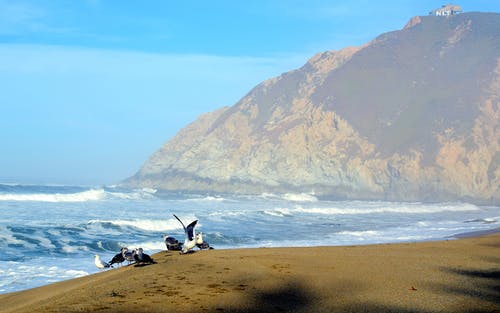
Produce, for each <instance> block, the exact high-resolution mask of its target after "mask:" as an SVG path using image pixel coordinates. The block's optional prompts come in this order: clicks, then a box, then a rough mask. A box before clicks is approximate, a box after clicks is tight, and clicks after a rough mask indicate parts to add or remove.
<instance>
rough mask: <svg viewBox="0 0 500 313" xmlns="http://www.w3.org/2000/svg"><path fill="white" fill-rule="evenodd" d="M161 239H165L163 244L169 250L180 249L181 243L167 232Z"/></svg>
mask: <svg viewBox="0 0 500 313" xmlns="http://www.w3.org/2000/svg"><path fill="white" fill-rule="evenodd" d="M163 241H165V245H166V246H167V250H171V251H180V250H182V243H180V242H179V241H178V240H177V239H175V238H174V237H170V236H168V235H167V234H165V235H163Z"/></svg>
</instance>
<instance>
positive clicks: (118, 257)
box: [109, 248, 125, 266]
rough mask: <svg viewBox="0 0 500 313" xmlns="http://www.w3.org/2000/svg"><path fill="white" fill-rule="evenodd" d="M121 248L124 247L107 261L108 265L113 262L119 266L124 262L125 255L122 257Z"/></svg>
mask: <svg viewBox="0 0 500 313" xmlns="http://www.w3.org/2000/svg"><path fill="white" fill-rule="evenodd" d="M123 249H125V248H121V249H120V253H117V254H116V255H115V256H114V257H113V258H112V259H111V261H109V265H113V264H118V265H119V266H120V265H122V263H123V262H125V257H123V254H122V252H123Z"/></svg>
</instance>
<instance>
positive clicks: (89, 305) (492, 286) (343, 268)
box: [0, 232, 500, 313]
mask: <svg viewBox="0 0 500 313" xmlns="http://www.w3.org/2000/svg"><path fill="white" fill-rule="evenodd" d="M154 258H155V260H156V261H158V264H154V265H148V266H142V267H135V266H133V265H132V266H124V267H122V268H118V269H112V270H107V271H104V272H102V273H98V274H94V275H89V276H86V277H82V278H78V279H72V280H68V281H64V282H60V283H55V284H51V285H47V286H43V287H40V288H35V289H31V290H26V291H21V292H16V293H10V294H4V295H0V304H1V305H0V312H31V313H33V312H122V313H128V312H190V313H194V312H476V313H477V312H500V283H499V282H500V233H498V232H497V233H495V234H492V235H487V236H483V237H474V238H464V239H459V240H449V241H437V242H422V243H404V244H384V245H368V246H346V247H314V248H259V249H240V250H210V251H200V252H195V253H192V254H189V255H179V254H178V253H173V252H161V253H158V254H156V255H154ZM89 262H93V258H92V256H91V255H89Z"/></svg>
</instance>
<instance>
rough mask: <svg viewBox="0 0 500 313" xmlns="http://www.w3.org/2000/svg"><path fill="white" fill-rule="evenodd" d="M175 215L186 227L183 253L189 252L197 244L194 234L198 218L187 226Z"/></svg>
mask: <svg viewBox="0 0 500 313" xmlns="http://www.w3.org/2000/svg"><path fill="white" fill-rule="evenodd" d="M174 217H175V218H176V219H177V220H178V221H179V222H180V223H181V225H182V227H183V228H184V234H185V235H186V239H184V245H183V247H182V251H181V254H184V253H188V252H189V251H191V250H192V249H193V248H194V247H195V246H196V238H195V236H194V227H195V226H196V223H198V220H195V221H193V222H191V224H189V225H188V226H187V227H186V226H184V223H183V222H182V221H181V220H180V219H179V218H178V217H177V215H175V214H174Z"/></svg>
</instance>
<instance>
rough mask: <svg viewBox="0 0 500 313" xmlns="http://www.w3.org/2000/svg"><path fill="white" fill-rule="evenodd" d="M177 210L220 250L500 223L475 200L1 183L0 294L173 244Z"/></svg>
mask: <svg viewBox="0 0 500 313" xmlns="http://www.w3.org/2000/svg"><path fill="white" fill-rule="evenodd" d="M173 214H176V215H177V216H179V217H180V218H181V219H182V220H183V221H184V224H186V225H187V224H188V223H190V222H191V221H193V220H199V222H198V225H197V228H196V230H197V231H202V232H203V233H204V234H205V239H206V241H208V242H209V244H210V245H211V246H212V247H214V248H215V249H233V248H251V247H299V248H300V247H308V246H339V245H360V244H375V243H395V242H415V241H429V240H439V239H452V238H454V236H455V235H457V234H460V233H466V232H473V231H484V230H490V229H494V228H498V227H499V225H500V222H499V221H500V207H498V206H476V205H473V204H469V203H434V204H427V203H418V202H411V203H406V202H383V201H332V200H324V199H318V197H316V196H315V195H312V194H283V195H276V194H262V195H258V196H238V195H213V194H212V195H200V194H182V193H163V192H160V191H157V190H153V189H141V190H126V189H121V188H118V187H96V188H89V187H78V186H35V185H18V184H0V249H1V251H2V253H1V254H0V293H7V292H12V291H18V290H23V289H29V288H33V287H37V286H41V285H45V284H49V283H52V282H57V281H61V280H66V279H71V278H75V277H80V276H84V275H88V274H92V273H96V272H98V271H99V270H98V269H97V268H96V267H95V265H94V255H95V254H99V255H100V256H101V258H102V259H104V260H106V261H109V260H110V259H111V258H112V257H113V256H114V255H115V254H116V253H118V252H119V250H120V248H121V247H128V248H139V247H142V248H143V249H144V252H145V253H148V254H153V253H156V252H159V251H162V250H165V244H164V242H163V239H162V235H163V234H169V235H170V236H173V237H175V238H177V239H178V240H179V241H183V238H184V234H183V229H182V226H181V225H180V223H179V222H178V221H177V220H176V219H175V218H174V216H173ZM207 253H209V252H207Z"/></svg>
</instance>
